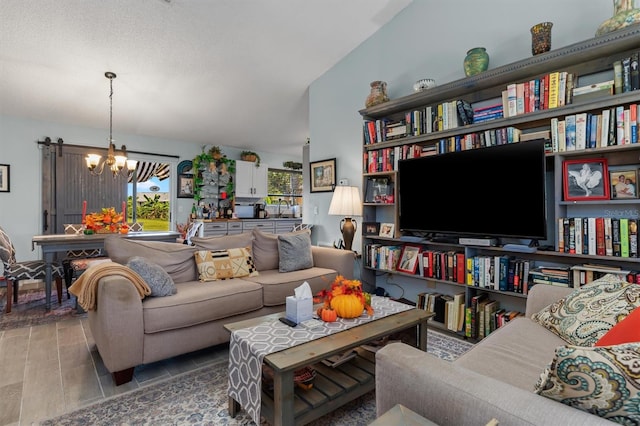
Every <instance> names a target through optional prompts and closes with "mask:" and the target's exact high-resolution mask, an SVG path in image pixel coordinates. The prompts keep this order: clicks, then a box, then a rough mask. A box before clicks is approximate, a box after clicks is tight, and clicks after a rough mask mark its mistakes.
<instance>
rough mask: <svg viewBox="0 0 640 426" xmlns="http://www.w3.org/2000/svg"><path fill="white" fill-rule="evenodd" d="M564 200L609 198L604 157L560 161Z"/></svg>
mask: <svg viewBox="0 0 640 426" xmlns="http://www.w3.org/2000/svg"><path fill="white" fill-rule="evenodd" d="M562 186H563V188H564V199H565V201H591V200H608V199H609V171H608V169H607V159H606V158H593V159H583V160H565V161H563V162H562Z"/></svg>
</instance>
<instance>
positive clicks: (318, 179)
mask: <svg viewBox="0 0 640 426" xmlns="http://www.w3.org/2000/svg"><path fill="white" fill-rule="evenodd" d="M310 169H311V192H331V191H333V190H334V189H335V187H336V159H335V158H331V159H329V160H322V161H315V162H311V163H310Z"/></svg>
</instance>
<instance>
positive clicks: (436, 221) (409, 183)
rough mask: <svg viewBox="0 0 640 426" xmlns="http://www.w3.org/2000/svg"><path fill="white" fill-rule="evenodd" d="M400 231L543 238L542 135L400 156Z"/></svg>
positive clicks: (544, 226)
mask: <svg viewBox="0 0 640 426" xmlns="http://www.w3.org/2000/svg"><path fill="white" fill-rule="evenodd" d="M398 188H399V191H398V197H399V201H398V202H399V209H400V220H399V224H400V230H401V231H403V233H404V234H407V235H410V234H432V236H436V235H445V236H446V235H455V236H470V237H493V238H499V237H511V238H526V239H529V238H530V239H535V240H538V239H542V240H543V239H545V238H546V235H547V225H546V208H545V152H544V140H542V139H539V140H533V141H527V142H519V143H513V144H507V145H498V146H493V147H487V148H478V149H473V150H468V151H458V152H450V153H445V154H439V155H432V156H427V157H420V158H413V159H407V160H401V161H399V163H398Z"/></svg>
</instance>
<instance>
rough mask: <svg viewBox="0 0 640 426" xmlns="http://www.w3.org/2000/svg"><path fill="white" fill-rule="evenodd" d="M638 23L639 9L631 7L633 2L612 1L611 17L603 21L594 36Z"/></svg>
mask: <svg viewBox="0 0 640 426" xmlns="http://www.w3.org/2000/svg"><path fill="white" fill-rule="evenodd" d="M638 22H640V9H636V8H635V7H633V0H613V16H612V17H611V18H609V19H607V20H606V21H604V22H603V23H602V24H601V25H600V26H599V27H598V31H596V36H600V35H603V34H607V33H610V32H611V31H615V30H619V29H621V28H624V27H628V26H629V25H633V24H637V23H638Z"/></svg>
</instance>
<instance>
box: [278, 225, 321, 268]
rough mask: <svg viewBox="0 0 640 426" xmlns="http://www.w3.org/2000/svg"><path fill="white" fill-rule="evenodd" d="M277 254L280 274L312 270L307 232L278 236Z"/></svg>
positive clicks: (311, 257)
mask: <svg viewBox="0 0 640 426" xmlns="http://www.w3.org/2000/svg"><path fill="white" fill-rule="evenodd" d="M278 254H279V257H280V262H279V267H278V270H279V271H280V272H292V271H299V270H300V269H309V268H312V267H313V255H312V254H311V236H310V235H309V233H308V232H298V233H291V234H283V235H278Z"/></svg>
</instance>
